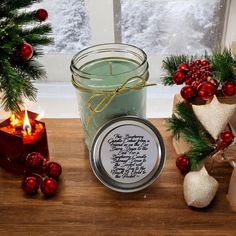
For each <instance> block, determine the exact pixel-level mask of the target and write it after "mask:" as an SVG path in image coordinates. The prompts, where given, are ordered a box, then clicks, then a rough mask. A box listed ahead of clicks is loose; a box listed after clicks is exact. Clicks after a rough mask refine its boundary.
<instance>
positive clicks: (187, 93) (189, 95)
mask: <svg viewBox="0 0 236 236" xmlns="http://www.w3.org/2000/svg"><path fill="white" fill-rule="evenodd" d="M180 94H181V96H182V98H183V99H185V100H187V101H191V100H192V99H193V98H194V97H196V95H197V90H196V89H195V88H194V87H192V86H190V85H186V86H184V87H183V88H182V89H181V90H180Z"/></svg>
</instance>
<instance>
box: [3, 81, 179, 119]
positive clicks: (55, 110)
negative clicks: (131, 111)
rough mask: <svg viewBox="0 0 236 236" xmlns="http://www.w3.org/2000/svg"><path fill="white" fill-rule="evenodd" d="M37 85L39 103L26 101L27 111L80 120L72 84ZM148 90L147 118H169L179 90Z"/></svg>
mask: <svg viewBox="0 0 236 236" xmlns="http://www.w3.org/2000/svg"><path fill="white" fill-rule="evenodd" d="M35 85H36V87H37V88H38V97H37V102H35V103H33V102H29V101H26V107H27V109H29V110H31V111H34V112H42V111H43V112H44V114H45V117H46V118H79V112H78V105H77V98H76V94H75V90H74V88H73V86H72V84H71V83H70V82H44V83H36V84H35ZM147 90H148V92H147V117H148V118H162V117H169V116H170V115H171V112H172V102H173V96H174V94H175V93H177V92H178V91H179V88H178V87H176V86H173V87H165V86H163V85H161V84H158V85H157V86H154V87H149V88H147ZM0 115H1V118H6V117H8V116H9V114H7V113H2V114H0Z"/></svg>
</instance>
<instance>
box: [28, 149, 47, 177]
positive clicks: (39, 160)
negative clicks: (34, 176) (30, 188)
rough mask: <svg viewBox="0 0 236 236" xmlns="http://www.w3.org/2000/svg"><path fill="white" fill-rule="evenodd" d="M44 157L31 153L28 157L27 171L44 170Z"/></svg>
mask: <svg viewBox="0 0 236 236" xmlns="http://www.w3.org/2000/svg"><path fill="white" fill-rule="evenodd" d="M43 163H44V157H43V156H42V155H41V154H40V153H39V152H31V153H30V154H28V156H27V157H26V169H27V170H28V171H30V172H38V171H41V170H42V167H43Z"/></svg>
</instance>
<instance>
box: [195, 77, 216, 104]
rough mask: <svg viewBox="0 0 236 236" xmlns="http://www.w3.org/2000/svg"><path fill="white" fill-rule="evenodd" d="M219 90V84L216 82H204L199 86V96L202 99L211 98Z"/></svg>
mask: <svg viewBox="0 0 236 236" xmlns="http://www.w3.org/2000/svg"><path fill="white" fill-rule="evenodd" d="M216 91H217V86H216V85H215V84H214V83H211V82H210V81H207V82H204V83H202V84H201V85H200V86H199V87H198V96H199V98H201V99H202V100H205V101H207V100H210V99H211V98H212V97H213V96H214V95H215V94H216Z"/></svg>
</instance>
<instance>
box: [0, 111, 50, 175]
mask: <svg viewBox="0 0 236 236" xmlns="http://www.w3.org/2000/svg"><path fill="white" fill-rule="evenodd" d="M25 114H26V116H25ZM27 114H28V116H27ZM37 117H38V114H36V113H33V112H30V111H29V112H25V111H21V112H19V113H17V114H16V115H15V117H13V116H12V117H11V118H8V119H7V120H5V121H3V122H2V123H1V124H0V166H1V167H3V168H4V169H5V170H7V171H9V172H12V173H14V174H23V173H24V170H25V159H26V157H27V155H28V154H29V153H31V152H40V153H41V154H42V155H43V156H44V157H45V158H46V159H49V152H48V143H47V133H46V127H45V124H44V123H43V122H41V121H38V120H37ZM27 118H28V122H26V121H27Z"/></svg>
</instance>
